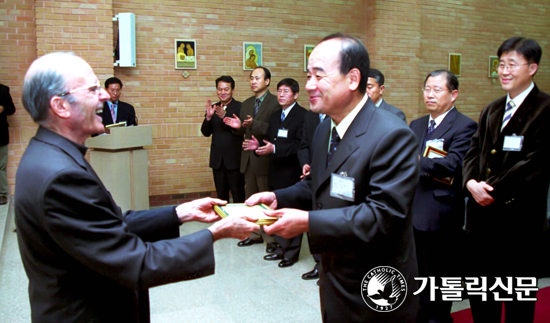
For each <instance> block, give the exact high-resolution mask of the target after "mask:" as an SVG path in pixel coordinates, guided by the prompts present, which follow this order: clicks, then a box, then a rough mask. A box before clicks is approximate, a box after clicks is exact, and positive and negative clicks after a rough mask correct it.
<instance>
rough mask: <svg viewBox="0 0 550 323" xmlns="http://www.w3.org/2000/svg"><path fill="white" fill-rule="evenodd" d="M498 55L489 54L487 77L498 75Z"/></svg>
mask: <svg viewBox="0 0 550 323" xmlns="http://www.w3.org/2000/svg"><path fill="white" fill-rule="evenodd" d="M499 63H500V62H499V60H498V56H489V77H498V64H499Z"/></svg>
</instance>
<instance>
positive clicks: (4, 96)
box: [0, 84, 15, 146]
mask: <svg viewBox="0 0 550 323" xmlns="http://www.w3.org/2000/svg"><path fill="white" fill-rule="evenodd" d="M0 105H1V106H3V107H4V111H2V113H0V146H5V145H7V144H8V143H9V142H10V133H9V131H8V119H7V116H9V115H12V114H14V113H15V105H14V104H13V100H12V99H11V95H10V88H9V87H7V86H5V85H3V84H0Z"/></svg>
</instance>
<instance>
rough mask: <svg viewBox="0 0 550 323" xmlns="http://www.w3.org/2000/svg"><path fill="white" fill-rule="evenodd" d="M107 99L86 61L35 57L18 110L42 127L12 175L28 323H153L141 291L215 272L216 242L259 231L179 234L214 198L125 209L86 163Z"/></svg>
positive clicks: (203, 215) (226, 227)
mask: <svg viewBox="0 0 550 323" xmlns="http://www.w3.org/2000/svg"><path fill="white" fill-rule="evenodd" d="M108 99H109V95H108V94H107V92H106V91H105V90H104V89H103V88H101V87H100V84H99V82H98V79H97V76H96V75H95V73H94V72H93V70H92V68H91V67H90V65H89V64H88V63H86V61H84V60H83V59H81V58H80V57H78V56H76V55H73V54H70V53H51V54H48V55H44V56H42V57H40V58H39V59H37V60H36V61H34V62H33V63H32V65H31V66H30V68H29V70H28V71H27V74H26V75H25V81H24V84H23V95H22V100H23V105H24V106H25V110H27V112H28V113H29V114H30V116H31V117H32V118H33V120H34V122H36V123H37V124H38V125H39V127H38V130H37V132H36V135H35V136H34V137H33V138H32V139H31V140H30V143H29V145H28V147H27V149H26V150H25V153H24V154H23V157H22V158H21V162H20V164H19V168H18V170H17V174H16V177H15V182H16V188H15V222H16V225H17V233H18V234H17V237H18V243H19V250H20V253H21V259H22V261H23V265H24V266H25V271H26V273H27V276H28V278H29V289H28V290H29V299H30V305H31V313H32V314H31V315H32V322H33V323H36V322H135V323H137V322H140V323H143V322H149V298H148V293H147V289H148V288H150V287H153V286H159V285H163V284H168V283H173V282H177V281H182V280H190V279H196V278H200V277H204V276H208V275H212V274H214V269H215V262H214V250H213V243H214V241H216V240H218V239H222V238H238V239H244V238H246V237H247V236H248V235H249V234H250V233H251V232H252V231H257V230H259V227H258V225H255V224H253V223H251V222H253V221H255V220H257V219H255V218H251V217H238V216H237V217H227V218H225V219H222V220H220V221H218V222H217V223H214V224H213V225H211V226H210V227H208V228H207V229H204V230H201V231H198V232H195V233H193V234H190V235H188V236H185V237H179V226H180V225H181V224H183V223H184V222H189V221H199V222H205V223H208V222H213V221H216V220H218V219H219V216H218V215H216V213H215V212H214V211H213V210H212V208H213V206H214V205H225V203H226V202H224V201H221V200H219V199H212V198H204V199H199V200H195V201H191V202H188V203H183V204H180V205H178V206H176V207H166V208H161V209H155V210H146V211H128V212H125V213H122V212H121V210H120V208H119V207H118V206H117V205H116V203H115V201H114V200H113V199H112V197H111V194H110V193H109V192H108V191H107V189H106V188H105V186H104V185H103V184H102V183H101V180H100V179H99V178H98V177H97V175H96V173H95V172H94V170H93V168H92V167H91V166H90V164H89V163H88V162H87V161H86V159H85V158H84V155H85V153H86V147H85V146H84V143H85V141H86V139H87V138H89V137H90V136H91V135H92V134H95V133H98V132H100V131H101V130H102V129H103V124H102V123H101V117H100V116H98V115H97V113H98V112H99V111H100V110H101V107H102V106H103V103H104V102H105V101H106V100H108Z"/></svg>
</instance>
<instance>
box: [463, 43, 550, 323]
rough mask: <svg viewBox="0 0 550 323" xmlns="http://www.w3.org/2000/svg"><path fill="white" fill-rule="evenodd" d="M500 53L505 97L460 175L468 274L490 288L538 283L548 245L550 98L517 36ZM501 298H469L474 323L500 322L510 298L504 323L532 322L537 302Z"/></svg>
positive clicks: (492, 108) (529, 49) (535, 58)
mask: <svg viewBox="0 0 550 323" xmlns="http://www.w3.org/2000/svg"><path fill="white" fill-rule="evenodd" d="M497 54H498V57H499V61H500V64H499V66H498V77H499V79H500V83H501V85H502V89H503V90H505V91H506V92H508V94H507V95H506V96H504V97H501V98H499V99H497V100H495V101H493V102H491V103H489V104H488V105H487V106H486V107H485V108H484V109H483V111H482V112H481V115H480V118H479V128H478V130H477V132H476V133H475V134H474V136H473V138H472V142H471V147H470V150H469V151H468V153H467V154H466V156H465V158H464V173H463V175H464V176H463V178H464V186H465V189H467V192H468V193H469V199H468V204H467V206H466V208H467V212H466V214H467V216H466V229H467V230H468V231H469V236H468V238H469V240H470V248H469V249H468V259H469V260H471V261H469V262H468V265H469V268H468V271H467V272H466V273H467V274H469V275H473V276H478V277H479V276H488V283H487V286H489V287H490V286H493V285H492V284H493V283H494V282H495V279H496V278H501V279H502V280H503V281H505V280H506V277H512V279H513V280H514V281H515V280H516V278H517V277H537V276H539V275H542V274H543V272H542V271H543V270H544V269H545V268H547V263H546V262H545V257H544V256H543V255H541V254H540V250H541V249H540V248H539V246H545V244H543V243H544V242H543V241H544V236H545V231H546V230H547V225H546V203H547V193H548V185H549V182H550V168H549V167H548V165H549V164H550V158H549V156H550V96H549V95H548V94H546V93H544V92H542V91H540V90H539V89H538V88H537V86H536V85H535V84H534V83H533V77H534V75H535V73H536V72H537V70H538V67H539V62H540V58H541V55H542V51H541V48H540V46H539V45H538V44H537V42H536V41H534V40H531V39H526V38H523V37H513V38H510V39H508V40H506V41H505V42H504V43H502V45H501V46H500V47H499V49H498V52H497ZM496 292H498V293H499V294H500V299H496V298H495V297H494V294H493V292H487V297H488V299H487V301H481V299H480V297H479V296H470V304H471V308H472V315H473V318H474V320H475V322H499V321H500V317H501V310H502V303H503V302H502V300H501V299H502V298H512V300H511V301H507V302H506V304H505V307H504V308H505V315H506V321H507V322H508V321H509V320H510V322H533V317H534V310H535V302H534V301H518V300H517V297H515V295H516V294H515V293H513V291H512V293H510V294H508V293H507V292H506V291H504V290H503V289H501V288H498V289H497V290H496ZM533 294H534V293H531V296H532V297H534V296H535V295H533Z"/></svg>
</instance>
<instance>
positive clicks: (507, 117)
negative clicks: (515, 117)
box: [500, 101, 516, 131]
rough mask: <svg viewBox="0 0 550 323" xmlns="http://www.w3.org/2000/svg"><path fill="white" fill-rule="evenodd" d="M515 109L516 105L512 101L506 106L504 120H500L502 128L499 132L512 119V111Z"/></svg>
mask: <svg viewBox="0 0 550 323" xmlns="http://www.w3.org/2000/svg"><path fill="white" fill-rule="evenodd" d="M515 107H516V104H515V103H514V101H510V102H508V104H507V105H506V110H504V119H502V127H500V131H502V129H504V127H506V125H507V124H508V121H510V119H511V118H512V111H513V110H514V108H515Z"/></svg>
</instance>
